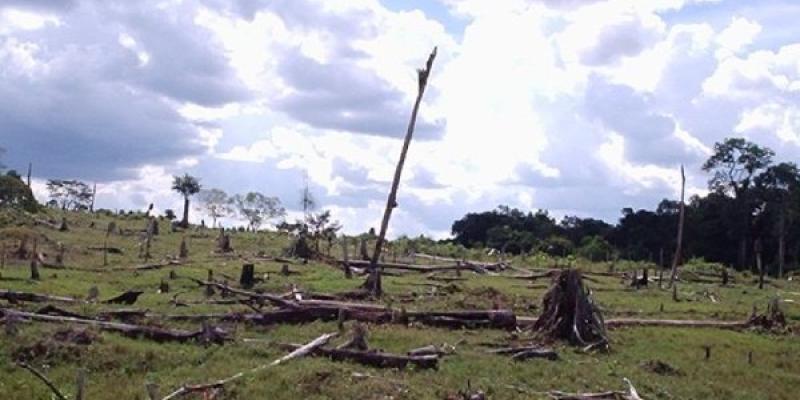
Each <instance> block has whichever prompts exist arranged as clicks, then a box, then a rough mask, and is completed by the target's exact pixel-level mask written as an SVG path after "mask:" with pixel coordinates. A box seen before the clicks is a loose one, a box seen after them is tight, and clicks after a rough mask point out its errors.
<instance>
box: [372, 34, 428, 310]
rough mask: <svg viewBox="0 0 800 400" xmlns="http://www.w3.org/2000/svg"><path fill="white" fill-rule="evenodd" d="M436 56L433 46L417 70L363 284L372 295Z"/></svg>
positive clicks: (378, 290)
mask: <svg viewBox="0 0 800 400" xmlns="http://www.w3.org/2000/svg"><path fill="white" fill-rule="evenodd" d="M435 58H436V48H435V47H434V48H433V52H431V54H430V56H429V57H428V62H427V63H426V65H425V69H420V70H417V78H418V83H419V87H418V92H417V99H416V101H415V102H414V108H413V110H412V111H411V120H410V121H409V123H408V130H407V131H406V138H405V141H404V142H403V149H402V150H401V151H400V159H399V160H398V161H397V168H396V169H395V172H394V180H393V181H392V189H391V191H390V192H389V198H388V199H387V201H386V210H385V211H384V213H383V221H382V222H381V231H380V233H379V234H378V240H377V241H376V242H375V251H374V252H373V254H372V263H371V264H370V275H369V277H368V278H367V281H366V282H365V286H367V288H368V289H369V290H370V292H371V293H372V295H373V296H380V295H381V293H382V292H383V290H382V288H381V275H380V269H379V268H378V265H377V264H378V260H380V257H381V249H382V248H383V241H384V239H385V237H386V230H387V229H388V228H389V219H390V218H391V216H392V210H394V208H395V207H397V188H398V186H399V185H400V175H401V174H402V173H403V165H404V164H405V161H406V154H407V153H408V146H409V144H411V137H412V136H413V135H414V125H415V124H416V122H417V112H418V111H419V105H420V103H421V102H422V95H423V94H424V93H425V87H426V86H427V85H428V77H429V76H430V73H431V67H432V66H433V60H434V59H435Z"/></svg>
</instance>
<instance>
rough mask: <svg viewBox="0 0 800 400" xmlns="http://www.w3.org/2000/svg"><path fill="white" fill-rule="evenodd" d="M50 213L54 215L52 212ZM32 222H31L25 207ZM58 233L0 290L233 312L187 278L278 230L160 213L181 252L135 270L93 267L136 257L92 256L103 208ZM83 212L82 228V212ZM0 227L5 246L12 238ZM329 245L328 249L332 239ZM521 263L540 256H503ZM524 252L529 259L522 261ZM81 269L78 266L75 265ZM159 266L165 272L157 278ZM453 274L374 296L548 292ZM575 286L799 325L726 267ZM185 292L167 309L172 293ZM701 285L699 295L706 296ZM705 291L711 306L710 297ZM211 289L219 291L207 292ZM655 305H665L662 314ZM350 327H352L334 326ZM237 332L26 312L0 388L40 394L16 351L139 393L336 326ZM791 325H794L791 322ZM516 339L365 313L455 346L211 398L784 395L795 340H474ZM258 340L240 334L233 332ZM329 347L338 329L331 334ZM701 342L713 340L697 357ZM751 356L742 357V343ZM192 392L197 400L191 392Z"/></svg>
mask: <svg viewBox="0 0 800 400" xmlns="http://www.w3.org/2000/svg"><path fill="white" fill-rule="evenodd" d="M58 215H60V214H53V215H52V217H53V218H60V217H59V216H58ZM38 218H42V217H41V216H39V217H38ZM68 220H69V223H70V224H69V225H70V230H69V231H68V232H59V231H57V230H55V229H52V228H49V227H46V226H42V225H39V226H37V227H35V228H34V229H36V230H37V231H38V232H39V233H40V234H41V235H44V236H45V237H46V239H44V238H42V239H41V240H39V250H40V251H44V252H46V253H48V254H49V255H50V256H51V257H52V255H53V254H55V253H56V244H57V243H58V242H60V243H63V245H64V246H65V248H66V253H65V254H66V256H65V261H64V264H65V265H66V267H68V269H63V270H62V269H41V274H42V278H41V280H39V281H34V280H30V279H29V277H30V272H29V268H28V264H29V262H28V261H25V260H15V259H13V258H9V259H8V260H7V261H6V265H5V267H4V268H3V269H2V270H0V274H1V275H2V278H0V288H2V289H10V290H14V291H24V292H36V293H46V294H52V295H62V296H72V297H78V298H84V297H86V295H87V293H88V292H89V289H90V288H91V287H92V286H96V287H97V288H98V289H99V292H100V296H99V297H100V299H105V298H109V297H112V296H114V295H117V294H120V293H122V292H124V291H125V290H130V289H135V290H142V291H144V294H143V295H142V296H141V297H140V298H139V300H138V301H137V303H136V304H135V305H133V306H115V305H107V304H81V305H77V306H69V305H59V306H60V307H63V308H68V309H70V310H71V311H74V312H77V313H80V314H84V315H92V314H96V313H98V312H99V311H101V310H109V309H112V308H123V307H124V308H131V307H135V308H137V309H147V310H149V311H151V312H153V313H162V314H169V313H184V314H185V313H198V314H199V313H209V312H228V311H232V310H240V311H250V309H249V308H248V307H246V306H244V305H230V304H226V305H222V304H208V303H206V302H205V300H206V299H207V297H206V296H205V295H204V292H203V289H202V288H201V287H199V286H198V285H197V284H196V283H194V282H192V281H191V280H189V279H185V277H194V278H197V279H205V278H206V275H207V271H208V270H209V269H211V270H213V271H214V274H215V276H216V277H218V278H220V277H224V276H226V275H227V276H229V277H232V278H234V279H235V278H237V277H238V276H239V272H240V269H241V266H242V264H243V263H244V262H245V261H244V259H247V258H251V257H252V256H253V255H254V254H256V253H257V252H263V253H264V254H266V255H273V256H277V255H279V254H280V253H281V251H282V249H283V248H285V247H286V246H287V245H288V243H289V241H288V238H287V237H286V236H285V235H284V236H281V235H279V234H277V233H259V234H254V233H238V232H237V233H233V234H232V245H233V247H234V248H235V250H236V256H233V257H221V256H218V255H214V254H213V253H212V249H213V246H214V241H215V238H216V234H217V233H216V232H215V231H212V230H200V231H196V230H191V231H189V232H185V233H171V232H169V224H168V223H167V222H166V221H162V222H161V225H160V226H161V234H160V235H159V236H157V237H156V238H155V240H154V242H153V245H152V250H151V253H152V254H153V256H154V260H151V261H158V260H161V259H163V258H165V257H167V256H169V255H176V254H177V252H178V247H179V243H180V241H181V239H182V238H183V237H186V238H187V241H188V246H189V252H190V255H189V258H188V261H187V262H185V263H184V264H183V265H178V266H170V267H166V268H163V269H155V270H146V271H111V270H106V271H92V269H104V268H105V269H110V268H113V267H133V266H137V265H142V264H144V261H143V260H141V259H139V258H138V257H137V253H138V248H137V236H136V235H130V236H120V235H116V234H115V235H112V236H111V237H110V239H109V246H116V247H120V248H122V249H123V250H124V253H123V254H121V255H118V254H110V255H109V266H108V267H103V255H102V252H100V251H95V250H88V249H87V247H89V246H102V243H103V237H104V233H105V227H106V226H107V224H108V222H109V221H111V220H112V217H109V216H101V215H91V216H90V215H86V214H69V215H68ZM113 220H114V221H116V224H117V225H118V227H120V228H123V229H129V230H137V231H138V230H141V229H142V228H144V226H145V220H144V219H143V218H133V217H128V218H119V217H113ZM91 222H94V226H93V227H91V226H90V223H91ZM4 232H6V233H4V234H3V235H4V236H5V237H0V239H2V241H3V242H4V243H6V245H7V250H8V251H9V252H10V251H11V246H13V245H14V244H15V243H16V240H14V239H13V238H11V237H9V235H8V232H9V231H8V230H6V231H4ZM338 248H339V247H338V246H334V249H338ZM255 264H256V273H257V275H258V276H260V277H263V278H265V280H264V281H263V282H260V283H258V284H257V286H256V288H255V289H257V290H263V291H264V292H268V293H284V292H287V291H289V290H290V289H291V287H292V285H296V286H297V287H299V288H302V289H304V290H307V291H310V292H321V293H337V292H344V291H348V290H353V289H355V288H356V287H357V286H359V285H360V284H361V283H362V281H363V278H361V277H356V278H354V279H350V280H348V279H345V277H344V275H343V273H342V272H341V271H339V270H337V269H335V268H333V267H331V266H330V265H324V264H320V263H316V262H309V263H308V264H306V265H303V264H302V263H294V264H292V265H291V269H292V270H293V271H296V272H297V274H292V275H289V276H282V275H281V274H279V273H278V272H279V270H280V268H281V265H282V263H279V262H269V261H255ZM512 264H513V265H514V266H515V267H519V268H530V267H535V266H539V267H541V266H543V265H538V264H541V260H539V261H534V260H533V259H514V260H512ZM535 264H536V265H535ZM577 264H578V267H580V268H582V269H586V270H596V271H607V270H608V265H607V264H606V263H582V262H577ZM635 267H641V266H639V265H637V264H634V263H618V265H617V266H616V270H624V269H630V268H635ZM81 269H84V270H81ZM170 271H174V272H175V273H176V274H177V278H175V279H170V278H169V274H170ZM464 277H466V278H468V279H467V280H464V281H459V282H456V283H454V285H453V287H451V288H450V289H451V290H442V289H441V288H432V287H430V286H424V285H420V284H423V283H426V282H427V283H430V282H431V281H429V280H427V279H426V277H425V276H424V275H423V274H417V273H411V274H405V275H402V276H396V277H395V276H389V277H385V280H384V290H385V291H386V296H385V297H384V298H383V299H382V300H381V301H382V302H384V303H385V304H388V305H390V306H392V307H404V308H406V309H408V310H443V309H489V308H492V307H493V306H500V307H503V308H510V309H512V310H513V311H514V312H515V313H516V314H517V315H525V316H535V315H537V313H538V311H539V308H540V301H541V298H542V295H543V294H544V292H545V291H546V288H545V287H544V286H545V285H543V283H546V281H544V280H539V281H536V284H535V285H531V283H530V282H526V281H522V280H516V279H509V278H507V277H504V276H491V275H477V274H472V273H465V274H464ZM596 279H598V281H597V282H587V284H588V285H589V287H591V288H592V289H595V294H594V296H595V300H596V301H597V302H598V303H599V305H600V306H601V307H602V309H603V311H604V315H605V317H606V318H613V317H636V318H658V319H662V318H663V319H715V320H741V319H746V318H747V317H748V316H749V315H750V313H751V311H752V309H753V307H754V305H755V306H757V307H759V309H762V310H763V308H765V307H766V305H767V303H768V301H769V300H770V299H771V298H773V297H776V296H777V297H778V298H779V299H781V306H782V308H783V311H784V312H785V313H786V315H787V318H788V320H789V323H790V324H793V325H797V324H798V322H800V283H798V282H797V281H786V280H781V281H779V280H770V281H769V282H768V284H767V285H766V287H765V289H764V290H759V289H758V288H757V286H756V284H755V278H754V277H752V276H749V275H744V274H737V275H735V283H733V284H731V285H728V286H726V287H722V286H720V284H718V283H706V284H701V283H681V284H680V285H679V291H678V295H679V299H680V301H678V302H674V301H673V300H672V292H671V291H668V290H665V289H664V290H662V289H659V288H658V287H657V285H652V284H651V285H650V287H648V288H642V289H639V290H634V289H632V288H630V287H629V286H628V285H627V284H623V283H622V282H621V279H620V278H615V277H605V278H596ZM162 280H164V281H166V282H167V283H168V284H169V286H170V291H169V293H159V292H158V288H159V283H160V282H161V281H162ZM176 293H181V294H180V295H179V299H180V300H181V301H183V302H187V303H195V302H197V303H199V304H193V305H192V306H191V307H180V308H176V307H175V306H174V305H172V304H171V300H172V299H173V296H174V295H175V294H176ZM709 294H711V296H709ZM712 297H713V298H714V299H717V300H718V301H717V302H714V301H712V300H711V298H712ZM214 298H218V295H216V296H215V297H214ZM43 305H44V304H42V303H20V304H17V305H10V304H8V303H7V302H4V301H2V300H0V307H4V308H6V307H12V308H16V309H21V310H27V311H34V310H36V309H38V308H40V307H42V306H43ZM662 305H663V311H662ZM144 323H147V324H155V325H162V326H169V327H172V328H186V329H196V328H197V327H198V323H189V322H187V323H181V322H173V321H169V322H167V321H159V320H148V321H145V322H144ZM348 324H350V323H348ZM221 326H222V327H223V328H225V329H227V330H229V331H231V332H232V336H233V338H234V339H235V340H234V341H231V342H229V343H226V344H225V345H222V346H219V345H211V346H208V347H205V346H202V345H199V344H195V343H186V344H175V343H157V342H154V341H148V340H144V339H135V338H128V337H124V336H121V335H118V334H115V333H109V332H100V331H97V330H93V329H89V331H90V332H91V334H92V335H91V336H93V337H94V340H93V341H92V342H91V344H89V345H80V344H70V343H64V342H60V341H58V340H56V339H54V334H55V333H56V332H57V331H59V330H63V329H65V328H66V326H65V325H61V324H51V323H39V322H30V323H28V322H24V321H21V322H20V323H18V324H17V329H18V332H17V333H16V334H15V335H12V334H10V333H8V332H6V333H0V359H1V360H2V362H0V399H9V400H11V399H49V398H51V393H50V391H49V389H48V388H47V387H46V386H45V385H44V384H42V383H41V382H40V381H38V380H37V379H36V378H35V377H34V376H33V375H32V374H31V373H29V372H28V371H26V370H24V369H21V368H19V367H17V366H16V365H15V364H14V360H15V359H24V360H26V361H27V362H28V363H29V364H30V365H32V366H34V367H35V368H37V369H39V370H40V371H42V372H44V373H45V374H46V375H47V376H48V377H49V378H50V379H51V380H52V381H53V382H54V383H55V384H56V386H58V387H59V388H61V389H62V390H63V391H64V392H65V393H68V394H70V396H71V395H72V393H73V391H74V386H75V377H76V372H77V371H78V369H79V368H82V369H85V371H86V376H87V385H86V391H87V392H86V397H85V398H86V399H146V398H147V393H146V390H145V384H146V383H147V382H152V383H155V384H157V385H158V387H159V388H160V393H161V395H162V396H163V395H166V394H167V393H169V392H170V391H172V390H174V389H176V388H178V387H180V385H182V384H184V383H203V382H208V381H213V380H216V379H220V378H224V377H227V376H230V375H232V374H235V373H237V372H239V371H243V370H247V369H249V368H252V367H255V366H258V365H261V364H264V363H268V362H270V361H271V360H274V359H275V358H278V357H280V356H281V355H283V354H286V351H284V350H281V349H280V348H279V347H278V346H276V345H275V344H277V343H305V342H307V341H309V340H312V339H313V338H315V337H317V336H319V335H320V334H322V333H326V332H335V331H337V324H336V322H314V323H309V324H302V325H276V326H272V327H253V326H247V325H245V324H224V323H223V324H221ZM796 331H797V328H795V332H796ZM511 335H516V334H515V333H510V332H506V331H501V330H448V329H441V328H431V327H421V326H402V325H394V324H392V325H374V326H373V325H370V326H369V343H370V346H371V347H372V348H379V349H383V350H387V351H391V352H395V353H401V354H402V353H405V352H406V351H408V350H409V349H412V348H417V347H421V346H425V345H429V344H443V343H447V344H450V345H453V346H455V348H456V352H455V354H452V355H449V356H446V357H444V358H443V359H442V360H441V361H440V366H439V369H438V370H414V369H408V370H403V371H398V370H385V369H373V368H369V367H364V366H361V365H359V364H355V363H350V362H338V361H332V360H328V359H325V358H317V357H304V358H300V359H297V360H293V361H291V362H289V363H287V364H285V365H281V366H278V367H275V368H270V369H266V370H263V371H261V372H260V373H258V374H255V375H252V376H247V377H245V378H244V379H242V380H239V381H236V382H234V383H231V384H230V385H229V386H227V387H226V390H225V392H224V394H223V396H222V398H225V399H446V398H448V396H453V395H455V394H456V393H457V391H458V390H460V389H466V387H467V384H468V382H469V385H470V386H471V387H472V388H473V389H480V390H483V391H484V392H486V394H487V395H488V398H492V399H524V398H531V399H538V398H548V396H547V394H546V393H545V392H547V391H550V390H562V391H568V392H581V391H603V390H612V389H613V390H622V389H625V388H626V386H625V384H624V382H623V378H629V379H630V380H631V381H632V382H633V384H634V385H635V386H636V389H637V390H638V392H639V394H640V395H641V396H642V397H643V398H644V399H797V398H798V397H800V395H799V394H798V393H800V392H798V390H800V389H798V388H800V337H798V336H797V334H796V333H795V334H791V333H789V334H773V333H765V332H758V331H754V330H745V331H730V330H722V329H710V328H663V327H637V328H634V327H630V328H620V329H614V330H611V331H610V332H609V337H610V341H611V348H610V351H609V352H600V353H583V352H581V351H578V350H575V349H573V348H571V347H567V346H564V345H556V346H555V349H556V350H557V351H558V353H559V355H560V360H557V361H548V360H540V359H534V360H528V361H519V362H517V361H512V360H511V359H510V358H509V357H506V356H499V355H491V354H487V353H486V348H485V347H482V346H481V345H480V344H481V343H486V342H502V341H504V340H506V339H507V338H508V337H509V336H511ZM244 338H248V339H260V340H255V341H243V340H241V339H244ZM336 340H337V343H338V342H341V341H342V340H343V339H342V338H339V339H336ZM704 346H709V347H710V348H711V357H710V359H705V351H704ZM749 352H752V363H748V353H749ZM656 361H661V362H664V363H666V364H668V365H669V366H672V367H673V368H675V369H676V370H677V372H675V373H670V374H664V373H658V372H654V371H653V370H652V369H650V368H647V365H649V364H648V363H652V362H656ZM197 398H199V397H197Z"/></svg>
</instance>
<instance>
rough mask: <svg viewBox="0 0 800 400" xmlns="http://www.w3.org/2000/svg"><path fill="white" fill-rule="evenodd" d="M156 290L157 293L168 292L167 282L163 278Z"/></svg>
mask: <svg viewBox="0 0 800 400" xmlns="http://www.w3.org/2000/svg"><path fill="white" fill-rule="evenodd" d="M158 292H159V293H169V283H167V281H165V280H163V279H162V280H161V284H160V285H158Z"/></svg>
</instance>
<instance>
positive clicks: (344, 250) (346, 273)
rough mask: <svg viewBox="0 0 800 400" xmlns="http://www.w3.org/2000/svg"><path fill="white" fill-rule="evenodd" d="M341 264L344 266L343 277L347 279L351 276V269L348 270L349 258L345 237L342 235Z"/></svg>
mask: <svg viewBox="0 0 800 400" xmlns="http://www.w3.org/2000/svg"><path fill="white" fill-rule="evenodd" d="M342 260H344V262H343V263H342V266H343V267H344V277H345V278H347V279H352V278H353V271H352V270H350V260H349V258H348V256H347V237H344V236H342Z"/></svg>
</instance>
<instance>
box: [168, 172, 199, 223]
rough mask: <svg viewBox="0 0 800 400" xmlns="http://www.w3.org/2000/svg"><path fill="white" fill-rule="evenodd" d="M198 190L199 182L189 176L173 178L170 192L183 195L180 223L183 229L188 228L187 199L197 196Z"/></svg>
mask: <svg viewBox="0 0 800 400" xmlns="http://www.w3.org/2000/svg"><path fill="white" fill-rule="evenodd" d="M200 188H201V186H200V180H199V179H197V178H195V177H193V176H191V175H189V174H183V176H174V177H173V180H172V190H174V191H176V192H178V193H180V194H181V195H183V219H182V220H181V223H180V226H181V227H183V228H188V227H189V197H192V196H193V195H195V194H197V193H198V192H199V191H200Z"/></svg>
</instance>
